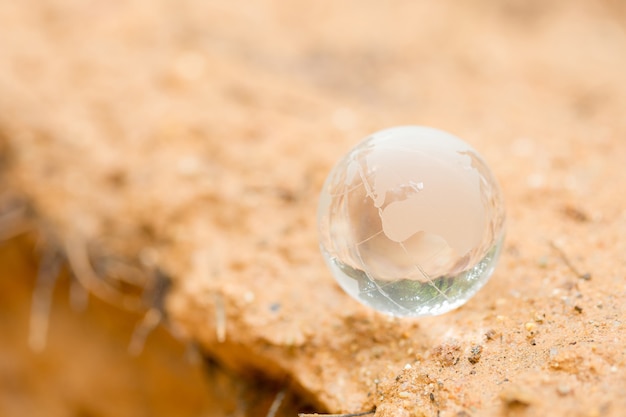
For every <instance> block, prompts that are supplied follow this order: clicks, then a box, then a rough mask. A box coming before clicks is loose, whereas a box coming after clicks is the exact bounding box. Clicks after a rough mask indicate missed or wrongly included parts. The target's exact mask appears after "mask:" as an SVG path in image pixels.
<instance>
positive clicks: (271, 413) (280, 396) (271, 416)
mask: <svg viewBox="0 0 626 417" xmlns="http://www.w3.org/2000/svg"><path fill="white" fill-rule="evenodd" d="M286 394H287V390H286V389H285V388H283V389H281V390H280V391H278V393H277V394H276V397H274V401H272V405H271V406H270V408H269V410H267V414H266V415H265V417H275V416H276V413H277V412H278V410H279V409H280V406H281V404H282V403H283V400H284V399H285V395H286Z"/></svg>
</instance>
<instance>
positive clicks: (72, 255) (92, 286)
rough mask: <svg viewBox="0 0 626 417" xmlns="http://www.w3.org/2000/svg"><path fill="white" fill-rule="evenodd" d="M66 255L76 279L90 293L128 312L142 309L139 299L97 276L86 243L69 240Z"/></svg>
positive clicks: (74, 239)
mask: <svg viewBox="0 0 626 417" xmlns="http://www.w3.org/2000/svg"><path fill="white" fill-rule="evenodd" d="M65 253H66V254H67V258H68V261H69V263H70V266H71V267H72V270H73V271H74V274H75V275H76V278H77V279H78V281H79V282H80V283H81V285H82V286H83V287H85V288H86V289H87V290H88V291H89V292H91V293H93V294H94V295H95V296H96V297H98V298H101V299H102V300H104V301H107V302H109V303H111V304H113V305H118V306H120V307H122V308H125V309H127V310H131V311H140V310H141V309H142V302H141V300H140V299H139V298H137V297H135V296H130V295H127V294H124V293H121V292H120V291H118V290H117V289H116V288H114V287H112V286H111V285H110V284H109V283H107V282H106V281H105V280H103V279H101V278H100V277H98V276H97V275H96V273H95V271H94V270H93V268H92V267H91V264H90V262H89V256H88V254H87V247H86V245H85V243H84V242H82V241H80V240H79V239H76V238H68V239H67V240H66V241H65Z"/></svg>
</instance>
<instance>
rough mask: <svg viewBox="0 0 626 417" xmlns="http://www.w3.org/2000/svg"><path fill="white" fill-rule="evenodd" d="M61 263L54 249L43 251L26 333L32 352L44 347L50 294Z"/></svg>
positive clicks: (40, 350) (48, 320)
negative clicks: (27, 332)
mask: <svg viewBox="0 0 626 417" xmlns="http://www.w3.org/2000/svg"><path fill="white" fill-rule="evenodd" d="M62 263H63V258H62V257H61V255H60V254H59V253H58V252H57V251H56V250H55V249H48V250H46V251H45V252H44V254H43V256H42V259H41V263H40V265H39V271H38V272H37V282H36V284H35V289H34V290H33V301H32V305H31V310H30V328H29V334H28V345H29V346H30V348H31V349H32V350H33V351H34V352H42V351H43V350H44V349H45V348H46V342H47V339H48V324H49V322H50V307H51V305H52V295H53V292H54V286H55V283H56V279H57V277H58V276H59V271H60V269H61V265H62Z"/></svg>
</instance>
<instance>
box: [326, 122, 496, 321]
mask: <svg viewBox="0 0 626 417" xmlns="http://www.w3.org/2000/svg"><path fill="white" fill-rule="evenodd" d="M504 217H505V216H504V202H503V199H502V194H501V191H500V188H499V187H498V184H497V182H496V180H495V178H494V176H493V174H492V173H491V171H490V170H489V168H488V167H487V165H486V164H485V162H484V161H483V159H482V158H481V156H480V155H479V154H478V152H476V151H475V150H474V149H473V148H472V147H470V146H469V145H468V144H467V143H465V142H463V141H462V140H460V139H458V138H456V137H454V136H452V135H450V134H448V133H445V132H443V131H440V130H436V129H431V128H426V127H418V126H406V127H396V128H391V129H387V130H383V131H380V132H377V133H374V134H373V135H371V136H369V137H368V138H366V139H365V140H364V141H363V142H361V143H359V144H358V145H357V146H356V147H355V148H353V149H352V150H351V151H350V152H348V154H347V155H345V156H344V157H343V158H342V159H341V160H340V161H339V163H338V164H337V165H336V166H335V167H334V168H333V169H332V171H331V172H330V174H329V176H328V178H327V180H326V183H325V184H324V189H323V190H322V194H321V196H320V203H319V209H318V227H319V233H320V246H321V250H322V254H323V255H324V258H325V260H326V263H327V264H328V266H329V268H330V270H331V271H332V274H333V275H334V277H335V279H336V280H337V282H338V283H339V285H340V286H341V287H342V288H343V289H344V290H345V291H346V292H347V293H348V294H349V295H350V296H352V297H353V298H355V299H356V300H358V301H360V302H361V303H363V304H365V305H367V306H370V307H372V308H374V309H376V310H378V311H381V312H383V313H387V314H390V315H393V316H401V317H419V316H431V315H438V314H443V313H445V312H448V311H450V310H452V309H454V308H457V307H459V306H461V305H462V304H464V303H465V302H466V301H467V300H469V299H470V298H471V297H472V296H473V295H474V294H475V293H476V292H477V291H478V290H479V289H480V288H481V287H482V286H483V285H485V283H486V282H487V280H488V279H489V277H490V276H491V274H492V273H493V271H494V268H495V265H496V263H497V260H498V256H499V254H500V248H501V247H502V241H503V237H504Z"/></svg>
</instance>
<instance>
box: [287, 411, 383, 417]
mask: <svg viewBox="0 0 626 417" xmlns="http://www.w3.org/2000/svg"><path fill="white" fill-rule="evenodd" d="M375 412H376V410H372V411H364V412H362V413H349V414H317V413H314V414H306V413H299V414H298V417H359V416H368V415H370V414H374V413H375Z"/></svg>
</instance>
